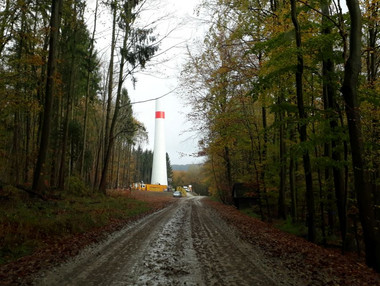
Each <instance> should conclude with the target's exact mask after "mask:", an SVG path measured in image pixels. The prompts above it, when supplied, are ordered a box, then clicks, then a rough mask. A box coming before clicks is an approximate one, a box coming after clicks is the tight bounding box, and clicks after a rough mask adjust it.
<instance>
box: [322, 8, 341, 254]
mask: <svg viewBox="0 0 380 286" xmlns="http://www.w3.org/2000/svg"><path fill="white" fill-rule="evenodd" d="M321 3H322V7H321V8H322V13H323V17H322V26H323V30H322V33H323V34H324V35H329V34H331V27H330V25H331V23H330V22H329V20H328V19H327V17H328V16H329V15H330V12H329V6H328V3H325V2H324V1H322V2H321ZM323 52H324V53H325V55H332V54H333V46H332V44H330V43H328V44H327V45H326V46H325V47H324V49H323ZM334 73H335V68H334V62H333V60H332V59H331V58H330V56H326V58H324V59H323V62H322V76H323V99H324V108H325V110H327V111H328V113H327V114H329V115H328V118H327V119H328V120H329V124H330V129H331V132H332V133H334V132H336V130H337V128H338V118H337V115H336V114H339V112H340V111H339V106H338V104H337V102H336V93H337V89H336V87H335V85H334V79H333V75H334ZM338 143H339V142H337V139H335V138H334V139H332V140H331V142H327V143H326V144H325V156H329V157H331V158H332V159H333V161H335V162H336V164H335V166H334V167H333V168H332V175H333V177H334V189H335V198H336V204H337V209H338V217H339V225H340V232H341V237H342V251H344V250H345V247H346V246H345V245H346V235H347V210H346V208H347V190H346V188H345V186H344V176H343V170H342V169H341V168H339V167H337V166H338V165H339V163H340V162H341V161H342V155H341V152H340V151H338V150H337V149H338ZM330 177H331V168H330V167H329V168H326V170H325V180H326V181H328V180H329V179H330ZM331 194H332V190H328V197H329V198H330V199H331V197H332V195H331ZM330 209H331V208H330ZM330 212H331V210H330Z"/></svg>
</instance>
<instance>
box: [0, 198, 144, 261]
mask: <svg viewBox="0 0 380 286" xmlns="http://www.w3.org/2000/svg"><path fill="white" fill-rule="evenodd" d="M72 193H77V192H75V191H74V192H72ZM1 200H2V201H1V203H0V264H4V263H8V262H11V261H14V260H16V259H18V258H19V257H22V256H26V255H29V254H31V253H33V252H34V251H36V250H37V249H38V248H40V247H43V246H45V245H46V244H47V243H48V242H49V241H52V240H54V239H55V238H62V237H65V236H70V235H75V234H78V233H83V232H86V231H89V230H91V229H95V228H98V227H102V226H105V225H107V224H109V223H110V222H112V221H115V220H125V219H127V218H129V217H132V216H135V215H138V214H141V213H144V212H146V211H148V210H149V205H148V204H147V203H145V202H141V201H137V200H134V199H131V198H128V197H123V196H118V197H112V196H105V195H100V194H98V195H91V196H77V195H72V194H65V195H63V196H61V198H60V199H55V200H48V201H43V200H40V199H31V198H27V199H26V198H25V197H23V198H22V199H21V198H20V197H12V198H8V199H4V198H3V199H1Z"/></svg>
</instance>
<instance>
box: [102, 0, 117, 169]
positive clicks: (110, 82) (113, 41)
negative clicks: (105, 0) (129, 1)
mask: <svg viewBox="0 0 380 286" xmlns="http://www.w3.org/2000/svg"><path fill="white" fill-rule="evenodd" d="M116 7H117V4H116V1H113V2H112V3H111V8H112V11H113V21H112V38H111V57H110V64H109V68H108V73H109V78H108V99H107V112H106V123H105V129H104V162H105V161H106V156H109V155H107V152H108V143H109V142H110V140H109V137H110V130H109V129H110V121H111V106H112V91H113V73H114V68H113V61H114V59H113V58H114V55H115V44H116V18H117V15H116V11H117V8H116Z"/></svg>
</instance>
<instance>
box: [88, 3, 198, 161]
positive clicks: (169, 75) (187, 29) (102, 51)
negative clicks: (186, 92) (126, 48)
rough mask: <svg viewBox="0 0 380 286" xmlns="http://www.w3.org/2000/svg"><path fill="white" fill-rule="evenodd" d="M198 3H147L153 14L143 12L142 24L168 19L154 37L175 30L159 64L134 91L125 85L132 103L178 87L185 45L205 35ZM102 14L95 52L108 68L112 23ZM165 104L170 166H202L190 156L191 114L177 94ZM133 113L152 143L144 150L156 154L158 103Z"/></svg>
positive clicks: (164, 44)
mask: <svg viewBox="0 0 380 286" xmlns="http://www.w3.org/2000/svg"><path fill="white" fill-rule="evenodd" d="M100 2H101V1H100V0H99V3H100ZM199 2H200V0H186V1H178V0H148V1H147V4H146V5H145V7H146V8H148V9H150V11H146V12H144V13H143V14H142V17H141V19H140V20H139V21H140V22H141V23H147V24H149V23H152V21H153V20H154V19H155V18H157V17H160V16H159V15H168V17H165V19H163V20H162V21H160V23H159V25H157V29H156V33H155V34H157V33H159V35H160V36H161V37H162V36H163V35H165V34H167V33H168V32H169V31H171V30H173V29H174V31H172V32H171V33H170V35H169V36H168V37H166V38H165V39H164V40H163V41H162V43H161V45H160V51H159V52H158V53H162V52H163V51H165V52H164V53H162V55H160V56H159V57H158V58H157V59H155V60H154V62H155V63H156V64H155V65H154V66H153V67H152V66H151V67H148V68H147V70H145V71H143V73H141V74H137V75H136V77H137V80H138V81H137V84H136V87H135V89H133V87H132V85H131V84H130V79H128V78H127V79H126V82H125V84H124V85H125V87H127V89H128V92H129V96H130V98H131V102H138V101H144V100H148V99H153V98H157V97H159V96H162V95H164V94H166V93H168V92H170V91H172V90H173V89H175V88H176V87H177V85H178V81H177V76H178V75H179V73H180V70H181V64H182V63H184V60H185V52H186V49H185V47H186V45H191V43H193V42H194V41H195V40H196V39H201V37H202V35H203V31H204V28H202V25H201V24H200V21H199V19H198V20H197V18H196V16H195V13H194V9H195V7H196V5H197V4H198V3H199ZM150 3H151V4H150ZM88 6H89V7H90V8H94V7H95V0H89V1H88ZM146 8H145V9H146ZM99 12H100V15H101V16H100V19H99V20H98V24H97V25H98V27H97V30H98V31H97V33H96V38H97V46H96V48H97V50H98V51H99V56H101V58H102V61H103V62H104V64H105V65H106V64H107V62H108V61H109V56H108V52H107V50H108V48H107V47H109V46H110V44H109V43H110V37H111V29H110V24H111V21H110V18H109V16H108V15H107V14H109V12H108V10H105V8H104V6H101V8H100V10H99ZM87 15H89V16H88V21H89V22H92V21H93V17H94V16H93V14H91V13H88V14H87ZM203 27H204V26H203ZM90 32H92V31H90ZM173 47H174V48H173ZM161 61H165V62H164V63H161V64H157V62H161ZM162 104H163V106H164V107H165V108H164V109H165V110H164V111H165V132H166V152H168V154H169V157H170V161H171V164H192V163H200V162H202V160H203V159H202V158H196V157H193V156H191V154H193V153H197V151H198V148H197V142H198V138H196V135H195V134H194V133H189V132H187V130H188V129H189V128H190V125H189V124H190V123H188V122H187V120H186V114H187V113H189V112H190V111H191V110H190V108H189V107H186V106H184V105H183V104H182V103H181V100H180V98H179V96H178V95H177V94H176V93H175V92H172V93H170V94H169V95H167V96H165V97H164V98H162ZM133 110H134V116H135V117H136V119H137V120H139V121H140V122H142V123H143V124H144V125H145V127H146V129H147V132H148V136H149V142H148V143H145V144H144V145H143V146H142V148H143V149H150V150H153V145H154V128H155V126H154V124H155V122H154V120H155V118H154V115H155V102H154V101H149V102H145V103H138V104H133Z"/></svg>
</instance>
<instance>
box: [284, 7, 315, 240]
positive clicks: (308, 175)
mask: <svg viewBox="0 0 380 286" xmlns="http://www.w3.org/2000/svg"><path fill="white" fill-rule="evenodd" d="M290 5H291V17H292V22H293V25H294V30H295V36H296V46H297V67H296V93H297V106H298V113H299V117H300V120H301V122H300V123H299V125H300V126H299V133H300V140H301V144H302V143H303V144H304V146H305V143H306V141H307V125H306V124H307V123H306V121H307V113H306V112H305V107H304V98H303V84H302V76H303V68H304V66H303V65H304V64H303V55H302V42H301V27H300V25H299V22H298V18H297V6H296V1H295V0H291V1H290ZM304 149H305V150H303V155H302V157H303V167H304V172H305V180H306V204H307V211H308V213H307V215H308V217H307V221H308V239H309V240H310V241H312V242H314V241H315V239H316V229H315V206H314V193H313V177H312V170H311V163H310V155H309V151H308V150H307V147H306V146H305V147H304Z"/></svg>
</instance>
